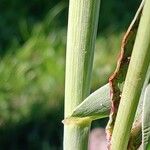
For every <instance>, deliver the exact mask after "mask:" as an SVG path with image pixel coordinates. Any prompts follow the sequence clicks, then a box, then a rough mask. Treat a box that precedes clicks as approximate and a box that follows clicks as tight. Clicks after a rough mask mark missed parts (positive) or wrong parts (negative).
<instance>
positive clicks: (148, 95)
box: [142, 84, 150, 150]
mask: <svg viewBox="0 0 150 150" xmlns="http://www.w3.org/2000/svg"><path fill="white" fill-rule="evenodd" d="M142 136H143V138H142V140H143V141H142V142H143V149H144V150H146V149H149V148H150V84H149V85H148V86H147V88H146V90H145V94H144V103H143V116H142ZM148 147H149V148H148Z"/></svg>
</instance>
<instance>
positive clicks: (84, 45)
mask: <svg viewBox="0 0 150 150" xmlns="http://www.w3.org/2000/svg"><path fill="white" fill-rule="evenodd" d="M99 6H100V0H70V4H69V22H68V36H67V54H66V78H65V118H67V117H69V116H70V115H71V113H72V111H73V110H74V109H75V107H76V106H77V105H79V104H80V103H81V102H82V101H83V100H84V99H85V98H86V97H87V96H88V95H89V92H90V80H91V72H92V65H93V55H94V46H95V39H96V33H97V25H98V14H99ZM90 124H91V120H90V119H89V118H86V119H81V118H74V119H72V120H70V121H64V150H70V149H71V150H86V149H87V145H88V144H87V143H88V133H89V129H90Z"/></svg>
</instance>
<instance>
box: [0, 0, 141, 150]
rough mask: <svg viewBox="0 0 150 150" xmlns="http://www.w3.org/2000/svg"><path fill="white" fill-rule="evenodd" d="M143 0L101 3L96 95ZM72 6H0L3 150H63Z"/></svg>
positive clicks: (19, 2) (49, 0) (22, 1)
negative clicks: (67, 36) (68, 23)
mask: <svg viewBox="0 0 150 150" xmlns="http://www.w3.org/2000/svg"><path fill="white" fill-rule="evenodd" d="M139 3H140V1H138V0H133V1H130V0H116V1H113V0H105V1H102V5H101V11H100V22H99V29H98V38H97V41H96V52H95V58H94V71H93V78H92V91H93V90H95V89H96V88H98V87H100V86H101V85H102V84H104V83H106V82H107V80H108V77H109V75H110V74H111V72H112V70H113V69H114V67H115V62H116V59H117V53H118V51H119V49H120V48H119V47H120V41H121V38H122V36H123V33H124V31H125V29H126V28H127V27H128V25H129V23H130V21H131V20H132V17H133V16H134V13H135V12H136V9H137V8H138V4H139ZM67 10H68V1H66V0H55V1H53V0H30V1H29V0H1V1H0V54H1V60H0V149H2V150H5V149H6V150H8V149H10V150H20V149H21V150H28V149H32V150H33V149H36V150H48V149H52V150H56V149H61V147H62V133H63V130H62V128H63V125H62V123H61V120H62V119H63V99H64V70H65V46H66V28H67V14H68V11H67Z"/></svg>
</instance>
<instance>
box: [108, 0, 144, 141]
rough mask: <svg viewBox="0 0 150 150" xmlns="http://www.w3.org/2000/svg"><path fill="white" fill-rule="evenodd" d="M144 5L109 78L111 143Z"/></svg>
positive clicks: (129, 31) (129, 30)
mask: <svg viewBox="0 0 150 150" xmlns="http://www.w3.org/2000/svg"><path fill="white" fill-rule="evenodd" d="M143 3H144V1H142V3H141V5H140V7H139V9H138V11H137V13H136V15H135V17H134V19H133V21H132V22H131V24H130V26H129V28H128V30H127V32H126V33H125V35H124V37H123V39H122V43H121V51H120V54H119V57H118V61H117V67H116V69H115V71H114V73H113V74H112V75H111V77H110V78H109V84H110V95H111V113H110V116H109V122H108V124H107V127H106V132H107V139H108V141H110V139H111V135H112V131H113V127H114V123H115V119H116V115H117V111H118V107H119V102H120V98H121V94H122V89H123V84H124V81H125V77H126V73H127V69H128V65H129V62H130V57H131V53H132V49H133V45H134V41H135V37H136V33H137V28H138V25H139V20H140V17H141V12H142V9H143Z"/></svg>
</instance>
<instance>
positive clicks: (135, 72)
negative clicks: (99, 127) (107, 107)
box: [111, 0, 150, 150]
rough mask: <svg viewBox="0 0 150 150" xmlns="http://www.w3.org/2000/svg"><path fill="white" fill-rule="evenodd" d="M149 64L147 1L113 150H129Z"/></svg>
mask: <svg viewBox="0 0 150 150" xmlns="http://www.w3.org/2000/svg"><path fill="white" fill-rule="evenodd" d="M149 62H150V0H146V2H145V6H144V9H143V14H142V17H141V21H140V24H139V29H138V32H137V37H136V40H135V44H134V47H133V52H132V56H131V62H130V64H129V69H128V72H127V77H126V80H125V85H124V88H123V93H122V96H121V102H120V105H119V110H118V114H117V118H116V122H115V126H114V131H113V135H112V141H111V150H127V145H128V141H129V136H130V132H131V127H132V124H133V120H134V117H135V112H136V109H137V105H138V101H139V97H140V94H141V90H142V86H143V83H144V80H145V76H146V72H147V69H148V65H149Z"/></svg>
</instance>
